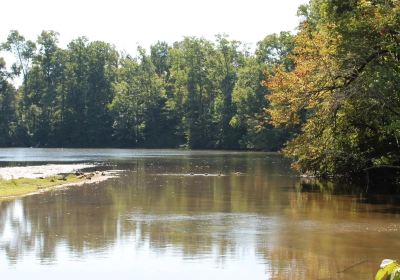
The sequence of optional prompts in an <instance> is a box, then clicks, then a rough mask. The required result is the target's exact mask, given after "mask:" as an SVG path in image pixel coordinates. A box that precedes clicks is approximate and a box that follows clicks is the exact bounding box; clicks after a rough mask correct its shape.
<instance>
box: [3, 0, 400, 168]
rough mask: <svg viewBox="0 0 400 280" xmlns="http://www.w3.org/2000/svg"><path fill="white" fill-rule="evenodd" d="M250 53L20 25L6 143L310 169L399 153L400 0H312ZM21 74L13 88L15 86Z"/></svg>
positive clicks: (7, 71)
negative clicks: (232, 155) (175, 150)
mask: <svg viewBox="0 0 400 280" xmlns="http://www.w3.org/2000/svg"><path fill="white" fill-rule="evenodd" d="M298 15H299V17H300V25H299V27H298V30H297V34H295V35H293V34H291V33H289V32H281V33H280V34H272V35H268V36H266V37H265V38H264V39H263V40H261V41H260V42H259V43H258V44H257V47H256V49H255V51H254V52H250V51H249V49H248V48H246V46H245V44H243V43H241V42H238V41H235V40H230V39H229V37H227V36H221V35H220V36H217V37H216V40H215V41H209V40H206V39H202V38H194V37H186V38H185V39H184V40H182V41H179V42H175V43H174V44H172V45H170V44H168V43H166V42H157V43H156V44H154V45H152V46H151V47H150V49H149V50H147V51H146V50H145V49H143V48H138V51H137V55H136V56H131V55H129V54H126V53H122V52H119V51H118V50H116V48H115V47H114V46H113V45H110V44H109V43H105V42H100V41H95V42H90V41H88V40H87V39H86V38H85V37H81V38H77V39H75V40H73V41H72V42H70V43H69V44H68V46H67V47H66V48H61V47H59V46H58V39H57V37H58V34H57V33H56V32H53V31H43V32H42V33H41V35H40V36H39V37H38V38H37V40H36V42H32V41H29V40H26V39H25V38H24V37H23V36H22V35H21V34H19V33H18V32H17V31H11V32H10V34H9V36H8V38H7V41H6V42H4V43H2V45H1V48H2V50H3V51H7V52H10V53H12V54H14V56H15V59H16V63H15V64H14V65H12V66H11V67H9V68H6V66H5V63H4V60H3V59H0V115H1V119H0V130H1V132H0V145H1V146H40V147H111V146H112V147H179V146H187V147H189V148H195V149H198V148H207V149H208V148H218V149H240V148H241V149H255V150H271V151H273V150H279V149H280V148H281V147H282V146H284V145H285V147H284V150H283V151H284V153H285V154H286V155H288V156H289V157H291V158H292V159H293V160H294V165H293V166H294V167H295V168H296V169H297V170H299V171H301V172H303V173H307V172H308V173H314V174H338V173H339V174H350V173H358V172H360V171H362V170H365V169H366V168H371V167H376V166H391V167H398V166H400V143H399V138H400V94H399V93H400V90H399V89H400V3H399V1H398V0H346V1H342V0H340V1H339V0H311V1H310V2H309V4H308V5H303V6H301V7H299V11H298ZM17 76H19V77H20V79H22V84H21V86H19V87H18V88H15V87H14V86H13V85H14V84H15V83H13V79H15V78H16V77H17Z"/></svg>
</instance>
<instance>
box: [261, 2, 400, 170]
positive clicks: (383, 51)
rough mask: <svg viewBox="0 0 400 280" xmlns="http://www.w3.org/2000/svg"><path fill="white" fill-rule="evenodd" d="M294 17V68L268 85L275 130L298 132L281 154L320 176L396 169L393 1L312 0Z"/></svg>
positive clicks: (399, 28)
mask: <svg viewBox="0 0 400 280" xmlns="http://www.w3.org/2000/svg"><path fill="white" fill-rule="evenodd" d="M299 11H300V13H301V16H303V18H304V21H303V22H302V23H301V25H300V32H299V33H298V35H297V36H296V48H295V49H294V52H293V56H292V59H293V61H294V65H295V69H294V71H291V72H287V71H285V70H284V69H282V68H280V69H277V70H276V75H274V76H273V77H270V78H269V79H268V81H267V83H266V85H267V87H268V88H269V89H270V90H271V91H272V94H271V95H270V96H269V100H270V102H271V104H272V107H271V108H270V109H268V112H269V113H270V114H271V116H272V122H273V124H274V125H276V126H298V127H301V133H299V134H298V135H297V137H295V138H294V139H293V140H292V141H291V142H290V143H289V145H288V146H287V147H286V149H285V153H286V155H288V156H290V157H292V158H293V159H294V167H295V168H296V169H298V170H299V171H301V172H312V173H317V174H333V173H341V174H350V173H356V172H360V171H362V170H363V169H365V168H367V167H372V166H377V165H378V166H379V165H399V164H400V145H399V142H398V138H399V136H400V135H399V134H400V130H399V128H400V122H399V117H400V114H399V112H400V92H399V84H400V67H399V65H400V63H399V62H400V61H399V59H400V36H399V34H400V33H399V32H400V22H399V21H400V5H399V3H398V1H396V0H392V1H379V0H378V1H367V0H360V1H328V0H312V1H310V4H309V5H308V6H303V7H302V8H301V9H300V10H299Z"/></svg>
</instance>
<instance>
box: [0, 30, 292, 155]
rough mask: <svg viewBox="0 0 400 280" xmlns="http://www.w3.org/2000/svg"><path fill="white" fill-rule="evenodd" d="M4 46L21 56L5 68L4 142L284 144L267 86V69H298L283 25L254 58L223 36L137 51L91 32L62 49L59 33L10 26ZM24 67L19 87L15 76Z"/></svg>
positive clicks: (200, 145)
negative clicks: (33, 36) (126, 51)
mask: <svg viewBox="0 0 400 280" xmlns="http://www.w3.org/2000/svg"><path fill="white" fill-rule="evenodd" d="M2 47H3V49H4V50H7V51H10V52H12V53H13V54H14V55H15V59H16V61H17V62H16V64H15V65H14V66H12V67H11V68H12V69H11V70H12V71H11V72H7V71H5V69H4V66H2V68H1V69H0V71H2V72H1V73H3V74H2V83H3V84H4V86H3V87H2V90H3V92H2V95H1V99H0V102H1V104H3V105H2V107H0V109H1V110H3V111H2V112H4V113H3V114H4V115H5V117H4V118H2V119H1V120H0V129H1V131H2V134H1V135H0V145H1V146H14V145H19V146H44V147H82V146H83V147H109V146H119V147H178V146H188V147H189V148H196V149H199V148H203V149H208V148H220V149H239V148H245V149H268V150H277V149H279V148H280V147H281V145H282V144H283V143H284V142H285V141H286V139H287V137H288V134H287V133H286V132H285V131H284V130H282V129H274V128H272V127H271V126H265V123H266V121H267V116H266V114H265V112H264V108H265V107H267V106H269V104H268V102H267V101H266V99H265V97H264V95H265V94H266V93H267V91H266V89H265V88H264V87H263V85H262V80H263V77H264V76H263V75H264V71H266V70H268V71H269V72H271V71H272V70H273V67H274V66H275V65H277V64H282V65H285V67H286V68H288V71H289V70H290V69H291V67H292V66H291V61H290V60H289V59H288V58H287V56H288V54H289V53H290V51H291V49H292V41H291V35H290V34H289V33H286V32H283V33H281V34H280V35H271V36H268V37H266V39H264V40H263V41H262V42H260V43H259V48H258V49H257V53H256V55H255V56H249V54H248V51H247V50H246V49H245V48H244V47H243V46H242V44H241V43H240V42H238V41H234V40H230V39H229V38H228V37H227V36H225V35H218V36H217V37H216V41H215V42H211V41H209V40H205V39H202V38H192V37H188V38H185V39H184V40H182V41H180V42H176V43H174V44H173V45H168V44H167V43H165V42H157V43H156V44H155V45H153V46H151V47H150V54H149V55H148V54H146V52H145V50H144V49H142V48H138V55H137V57H131V56H130V55H122V56H121V55H120V54H119V53H118V52H117V51H116V50H115V48H114V47H113V46H112V45H110V44H108V43H105V42H100V41H95V42H89V41H88V40H87V39H86V38H85V37H80V38H77V39H75V40H73V41H72V42H70V43H69V44H68V46H67V48H65V49H63V48H60V47H59V46H58V33H56V32H54V31H43V32H42V33H41V34H40V36H39V37H38V38H37V40H36V42H35V43H33V42H31V41H27V40H25V38H24V37H23V36H22V35H20V34H19V33H18V32H17V31H11V32H10V35H9V36H8V38H7V41H6V42H5V43H4V44H3V45H2ZM3 69H4V70H3ZM21 74H22V80H23V83H22V85H21V86H20V87H19V88H18V90H17V91H15V89H14V88H13V87H12V86H11V84H10V82H9V80H10V78H11V77H13V76H15V75H21ZM6 89H7V90H6Z"/></svg>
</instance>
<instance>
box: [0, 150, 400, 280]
mask: <svg viewBox="0 0 400 280" xmlns="http://www.w3.org/2000/svg"><path fill="white" fill-rule="evenodd" d="M0 160H1V161H3V163H2V164H3V165H6V164H11V165H15V164H16V161H19V162H24V164H26V162H47V161H53V162H54V161H56V162H61V161H69V162H75V161H79V162H82V161H84V162H92V161H94V162H97V163H101V164H104V165H106V166H107V167H108V168H113V169H119V170H124V172H122V174H121V177H120V178H114V179H110V180H109V181H106V182H103V183H100V184H98V185H88V186H84V187H75V188H70V189H68V190H58V191H52V192H48V193H45V194H41V195H35V196H30V197H26V198H23V199H17V200H14V201H3V202H0V272H1V277H2V279H27V278H32V277H33V276H35V275H37V276H38V277H39V275H40V279H51V280H54V279H68V280H70V279H85V278H86V279H110V278H112V277H115V278H118V279H202V280H203V279H300V280H301V279H373V275H374V273H375V272H376V269H377V266H378V264H379V263H380V261H381V259H383V258H397V257H398V255H399V250H398V248H400V238H399V237H400V220H399V219H398V218H399V214H398V213H400V208H398V203H397V202H398V199H397V198H394V197H385V196H380V197H377V196H375V197H366V196H365V195H332V194H330V193H320V192H306V191H300V190H299V184H300V178H298V177H297V176H296V174H294V173H292V172H291V171H290V169H289V164H288V163H287V162H285V161H284V160H283V159H282V158H281V157H279V156H277V155H271V154H266V153H237V152H202V151H197V152H186V151H177V150H109V149H106V150H84V149H76V150H62V149H0ZM6 162H11V163H6ZM220 172H221V174H222V176H218V175H219V173H220ZM191 173H193V175H190V174H191ZM205 173H207V174H208V175H205Z"/></svg>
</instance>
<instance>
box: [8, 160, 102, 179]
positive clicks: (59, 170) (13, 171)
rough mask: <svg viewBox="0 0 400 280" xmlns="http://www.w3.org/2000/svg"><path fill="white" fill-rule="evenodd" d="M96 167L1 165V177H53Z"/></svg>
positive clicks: (82, 165)
mask: <svg viewBox="0 0 400 280" xmlns="http://www.w3.org/2000/svg"><path fill="white" fill-rule="evenodd" d="M90 167H95V165H94V164H89V163H77V164H45V165H34V166H17V167H1V168H0V179H4V180H10V179H18V178H41V177H51V176H55V175H58V174H64V173H74V172H76V171H79V170H82V169H84V168H90Z"/></svg>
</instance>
